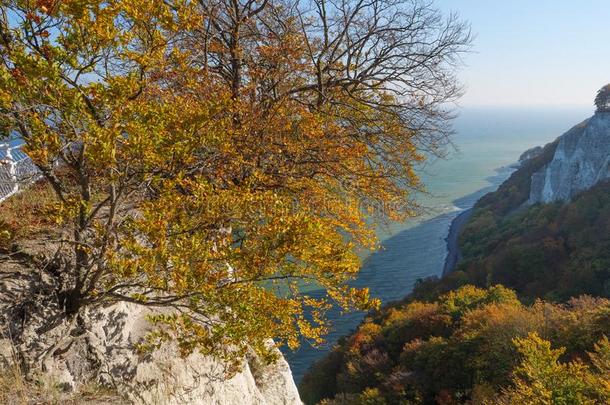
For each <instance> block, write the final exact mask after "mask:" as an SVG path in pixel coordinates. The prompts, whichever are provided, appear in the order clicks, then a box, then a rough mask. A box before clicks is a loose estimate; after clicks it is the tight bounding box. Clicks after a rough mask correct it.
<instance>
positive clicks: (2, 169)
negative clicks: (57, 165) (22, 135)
mask: <svg viewBox="0 0 610 405" xmlns="http://www.w3.org/2000/svg"><path fill="white" fill-rule="evenodd" d="M21 146H22V145H12V146H11V144H9V143H0V202H2V201H4V200H6V199H7V198H8V197H10V196H12V195H14V194H15V193H18V192H19V190H22V189H23V188H24V187H27V186H28V185H29V184H31V183H33V182H34V181H36V180H37V179H39V178H40V176H41V173H40V170H38V168H37V167H36V165H35V164H34V162H33V161H32V159H30V157H29V156H28V155H26V154H25V153H24V152H23V151H22V150H21Z"/></svg>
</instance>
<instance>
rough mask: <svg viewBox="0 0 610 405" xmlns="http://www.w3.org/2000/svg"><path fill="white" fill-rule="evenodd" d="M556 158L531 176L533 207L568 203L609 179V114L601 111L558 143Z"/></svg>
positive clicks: (531, 200)
mask: <svg viewBox="0 0 610 405" xmlns="http://www.w3.org/2000/svg"><path fill="white" fill-rule="evenodd" d="M558 141H559V142H558V145H557V149H556V150H555V154H554V156H553V159H552V160H551V161H550V162H549V163H547V164H546V165H545V166H544V167H542V168H541V169H540V170H538V171H537V172H536V173H534V174H533V175H532V183H531V189H530V197H529V200H528V202H529V203H530V204H534V203H538V202H542V203H548V202H553V201H568V200H570V199H571V198H572V197H574V195H576V194H577V193H579V192H581V191H584V190H587V189H589V188H591V187H592V186H594V185H595V184H597V183H599V182H600V181H602V180H606V179H608V178H610V167H609V165H610V112H598V113H596V114H595V115H594V116H593V117H592V118H590V119H588V120H586V121H584V122H582V123H580V124H579V125H577V126H575V127H574V128H572V129H571V130H569V131H568V132H566V133H565V134H564V135H562V136H561V137H560V138H559V140H558Z"/></svg>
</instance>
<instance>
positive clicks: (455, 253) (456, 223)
mask: <svg viewBox="0 0 610 405" xmlns="http://www.w3.org/2000/svg"><path fill="white" fill-rule="evenodd" d="M471 215H472V208H468V209H466V210H464V211H462V212H460V213H459V214H458V215H457V216H456V217H455V218H453V221H451V225H450V226H449V234H448V235H447V237H446V238H445V241H446V242H447V257H446V258H445V265H444V266H443V274H442V276H443V277H444V276H446V275H447V274H449V273H451V272H452V271H453V270H454V268H455V265H456V264H457V263H458V261H459V260H460V258H461V256H462V254H461V252H460V247H459V243H458V239H459V236H460V232H461V231H462V228H464V225H466V222H468V220H469V219H470V216H471Z"/></svg>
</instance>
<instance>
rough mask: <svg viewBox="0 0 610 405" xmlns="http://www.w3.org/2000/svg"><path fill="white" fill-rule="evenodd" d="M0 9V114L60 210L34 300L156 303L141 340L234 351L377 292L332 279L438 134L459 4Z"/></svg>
mask: <svg viewBox="0 0 610 405" xmlns="http://www.w3.org/2000/svg"><path fill="white" fill-rule="evenodd" d="M0 4H2V6H1V7H2V9H1V11H2V23H1V26H0V50H1V57H2V66H1V68H0V117H1V123H2V126H3V128H5V130H6V131H7V133H17V134H18V135H19V136H20V137H21V139H23V141H24V142H25V146H24V149H25V151H26V152H27V153H28V154H29V155H30V156H31V158H32V159H33V160H34V162H35V163H36V165H37V166H38V168H39V169H40V171H41V173H42V175H43V177H44V181H45V182H47V183H48V184H49V185H50V187H52V189H53V191H54V194H55V199H56V201H55V203H54V204H53V205H52V207H51V208H52V210H53V215H54V217H56V219H57V221H58V223H60V224H61V229H60V231H59V232H56V233H54V234H53V236H51V237H50V238H51V239H50V240H49V242H48V246H49V247H51V248H53V249H52V252H50V253H49V254H48V255H47V256H48V257H47V258H46V259H45V260H44V261H43V263H42V264H41V266H40V267H41V271H44V272H46V273H48V276H49V277H50V278H51V279H52V280H53V281H54V286H55V287H54V292H53V294H51V295H50V296H49V297H47V301H46V304H45V305H47V306H48V307H49V308H55V310H56V312H57V313H58V314H59V316H62V317H78V316H79V314H80V312H81V310H82V309H83V308H85V307H87V306H97V305H104V304H107V303H111V302H116V301H129V302H135V303H139V304H142V305H148V306H152V307H159V308H165V309H163V311H160V315H159V316H156V317H154V319H152V320H153V321H154V322H155V323H156V324H157V325H158V329H157V333H156V334H155V335H154V336H151V338H153V339H159V340H161V341H162V340H164V339H176V340H177V342H178V343H179V345H180V347H181V348H182V350H183V351H184V353H188V352H190V351H192V350H195V349H198V350H202V351H204V352H208V353H214V354H217V355H221V356H224V357H227V358H235V357H239V356H240V355H241V354H242V353H243V352H244V350H246V347H247V346H250V347H253V348H254V349H255V350H256V351H257V352H259V353H261V354H266V353H267V347H266V345H265V341H266V340H267V339H268V338H270V337H273V338H276V339H277V341H278V343H279V344H282V343H287V344H288V345H289V346H290V347H296V346H297V345H298V343H299V337H300V336H303V337H305V338H307V339H309V340H310V341H313V342H318V341H320V339H321V337H322V336H323V335H324V333H325V331H326V330H327V327H328V325H327V322H326V320H325V318H324V312H325V311H326V309H327V308H328V307H329V306H330V305H332V304H333V303H336V304H338V305H340V306H342V307H343V308H344V309H349V308H360V309H367V308H371V307H374V306H376V305H377V304H378V303H377V301H376V300H374V299H371V298H370V297H369V295H368V291H367V290H366V289H362V290H358V289H353V288H350V287H349V286H348V285H347V282H348V281H349V280H350V279H353V278H354V277H355V276H356V275H357V273H358V269H359V266H360V262H359V259H358V256H357V254H356V252H357V251H358V249H361V248H362V247H367V248H371V247H374V246H375V238H374V233H373V230H372V228H371V226H370V223H371V221H370V220H369V218H370V217H371V216H375V217H377V218H391V219H403V218H406V217H408V216H412V215H414V214H415V213H416V210H415V208H416V205H415V204H414V202H413V200H412V192H413V190H419V189H421V188H422V186H421V184H420V183H419V181H418V179H417V176H416V173H415V171H416V168H417V165H418V164H419V163H420V162H421V161H423V160H424V159H425V158H426V156H428V155H429V154H434V153H436V154H441V153H442V152H443V147H444V146H445V145H446V144H447V142H448V135H449V133H450V128H449V126H448V119H449V118H450V111H449V110H448V109H447V103H448V102H451V101H453V100H454V99H455V98H456V97H458V96H459V94H460V91H459V87H458V86H457V84H456V80H455V77H454V75H453V71H454V67H455V64H456V63H458V62H459V55H460V53H462V52H464V51H465V50H467V47H468V44H469V42H470V36H469V32H468V28H467V26H466V25H464V24H463V23H462V22H460V21H459V20H458V19H457V17H456V16H454V15H452V16H450V17H449V18H446V19H445V18H443V17H442V16H441V15H440V14H439V12H437V11H436V10H434V9H433V8H431V7H430V5H428V3H420V2H419V1H409V0H397V1H395V0H374V1H371V2H366V3H364V2H360V1H346V2H342V3H330V2H326V1H312V2H305V1H299V2H290V1H269V0H262V1H254V0H245V1H241V2H240V1H225V0H220V1H216V0H212V1H204V0H199V1H188V0H168V1H164V2H160V1H156V0H136V1H134V0H129V1H127V0H75V1H61V0H39V1H37V2H32V1H28V0H3V1H2V2H1V3H0ZM312 287H315V288H322V289H324V290H325V291H326V296H324V297H322V298H314V297H313V296H311V295H309V294H308V293H307V291H308V289H310V288H312ZM152 343H157V342H156V340H153V341H152ZM228 348H230V349H228Z"/></svg>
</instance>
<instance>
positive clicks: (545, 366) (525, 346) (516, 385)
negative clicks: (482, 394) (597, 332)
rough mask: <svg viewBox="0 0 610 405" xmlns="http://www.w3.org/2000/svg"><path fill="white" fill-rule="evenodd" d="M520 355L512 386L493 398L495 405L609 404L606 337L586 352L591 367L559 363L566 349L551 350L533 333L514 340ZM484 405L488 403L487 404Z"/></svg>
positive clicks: (609, 348)
mask: <svg viewBox="0 0 610 405" xmlns="http://www.w3.org/2000/svg"><path fill="white" fill-rule="evenodd" d="M513 342H514V344H515V346H516V347H517V349H518V350H519V352H520V354H521V355H522V356H523V361H522V363H521V365H520V366H519V367H518V368H517V369H516V370H515V373H514V374H515V376H514V378H513V387H511V388H508V389H506V390H505V392H504V394H503V395H502V396H500V397H499V398H496V399H495V400H494V401H493V402H491V401H490V402H488V403H490V404H491V403H494V404H507V405H508V404H524V405H538V404H566V405H570V404H573V405H580V404H606V403H608V401H610V380H609V376H608V364H610V344H609V342H608V339H607V338H605V337H604V338H603V339H601V340H600V341H599V342H598V343H597V344H596V345H595V351H594V352H592V353H589V357H590V360H591V362H592V363H593V366H592V367H591V366H589V365H587V364H585V363H583V362H582V361H580V360H576V361H572V362H569V363H562V362H560V361H559V357H560V356H561V354H563V353H564V352H565V349H563V348H561V349H552V348H551V343H550V342H549V341H546V340H544V339H542V338H540V336H538V335H537V334H535V333H532V334H530V335H529V336H528V337H527V338H523V339H519V338H517V339H514V341H513ZM486 403H487V402H486Z"/></svg>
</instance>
